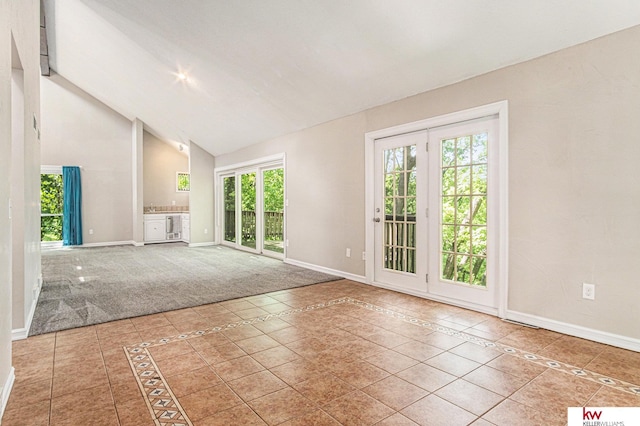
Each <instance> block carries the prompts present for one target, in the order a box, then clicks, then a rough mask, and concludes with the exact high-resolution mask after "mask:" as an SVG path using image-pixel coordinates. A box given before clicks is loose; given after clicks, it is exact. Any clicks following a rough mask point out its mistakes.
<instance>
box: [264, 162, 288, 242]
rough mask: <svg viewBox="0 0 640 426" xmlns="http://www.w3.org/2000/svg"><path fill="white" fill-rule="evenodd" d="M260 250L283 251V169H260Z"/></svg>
mask: <svg viewBox="0 0 640 426" xmlns="http://www.w3.org/2000/svg"><path fill="white" fill-rule="evenodd" d="M262 201H263V203H262V204H263V208H262V215H263V221H262V223H263V226H262V228H263V232H262V236H263V238H262V250H263V252H264V251H268V252H271V253H279V254H283V253H284V169H283V168H282V167H279V168H276V169H268V170H263V171H262Z"/></svg>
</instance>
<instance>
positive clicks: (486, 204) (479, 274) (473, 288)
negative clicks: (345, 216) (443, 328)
mask: <svg viewBox="0 0 640 426" xmlns="http://www.w3.org/2000/svg"><path fill="white" fill-rule="evenodd" d="M423 129H424V130H420V129H418V130H414V131H409V132H405V133H404V134H398V135H395V136H393V135H390V136H386V135H385V136H383V137H379V138H374V139H373V140H372V143H373V154H369V159H370V160H369V161H373V166H372V167H370V168H369V170H372V174H373V191H374V196H373V197H372V198H373V203H371V204H368V205H369V206H370V208H373V212H371V214H370V219H372V220H371V222H369V223H370V225H369V226H368V230H369V231H368V232H369V233H370V234H371V235H373V239H372V240H373V243H372V245H369V247H372V248H373V254H374V256H373V257H374V259H373V263H374V265H373V267H372V268H371V269H368V271H371V272H368V277H369V278H370V279H371V281H372V282H373V283H374V284H375V283H377V284H380V285H383V286H386V287H390V288H394V289H398V290H400V291H405V292H408V293H411V294H416V295H423V296H425V297H429V298H433V299H436V300H442V301H445V302H450V303H453V304H457V305H459V306H465V307H469V308H472V309H476V310H480V311H484V312H492V313H493V312H495V313H497V312H498V308H499V305H500V300H499V288H500V285H499V284H500V282H499V279H500V274H499V258H500V253H501V252H500V250H499V248H500V235H501V229H500V228H501V221H500V217H501V214H502V212H501V205H500V201H501V188H500V187H501V186H500V181H501V179H500V173H499V167H498V166H499V159H500V152H499V144H498V141H499V132H498V130H499V119H498V117H497V116H496V115H490V116H484V117H482V118H479V119H473V120H464V121H459V122H455V123H453V124H444V125H439V126H433V127H431V128H429V127H426V128H423ZM369 176H371V175H369ZM368 250H369V249H368ZM371 273H372V276H370V275H369V274H371Z"/></svg>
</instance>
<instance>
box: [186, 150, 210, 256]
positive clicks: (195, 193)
mask: <svg viewBox="0 0 640 426" xmlns="http://www.w3.org/2000/svg"><path fill="white" fill-rule="evenodd" d="M189 152H190V169H191V191H190V194H189V213H190V219H191V221H190V226H191V239H190V241H189V242H190V244H196V245H203V244H213V237H214V228H213V224H214V217H213V214H214V213H213V168H214V165H215V160H214V158H213V156H212V155H211V154H209V153H208V152H207V151H205V150H203V149H202V148H200V147H199V146H198V145H197V144H195V143H193V142H191V144H190V146H189Z"/></svg>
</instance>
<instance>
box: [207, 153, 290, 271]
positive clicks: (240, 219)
mask: <svg viewBox="0 0 640 426" xmlns="http://www.w3.org/2000/svg"><path fill="white" fill-rule="evenodd" d="M219 184H220V186H221V188H222V200H221V201H222V210H223V212H222V215H221V216H222V221H221V222H222V223H221V234H222V238H221V242H222V244H225V245H230V246H233V247H235V248H239V249H242V250H246V251H250V252H254V253H263V254H266V255H269V256H272V257H277V258H283V257H284V168H283V167H282V166H270V167H266V166H265V167H255V168H252V169H243V170H239V171H233V172H228V173H225V174H222V175H221V176H220V180H219Z"/></svg>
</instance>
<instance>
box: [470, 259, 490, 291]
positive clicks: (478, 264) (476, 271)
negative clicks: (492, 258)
mask: <svg viewBox="0 0 640 426" xmlns="http://www.w3.org/2000/svg"><path fill="white" fill-rule="evenodd" d="M471 284H473V285H479V286H483V287H486V285H487V259H486V258H484V257H474V258H473V277H472V282H471Z"/></svg>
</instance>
